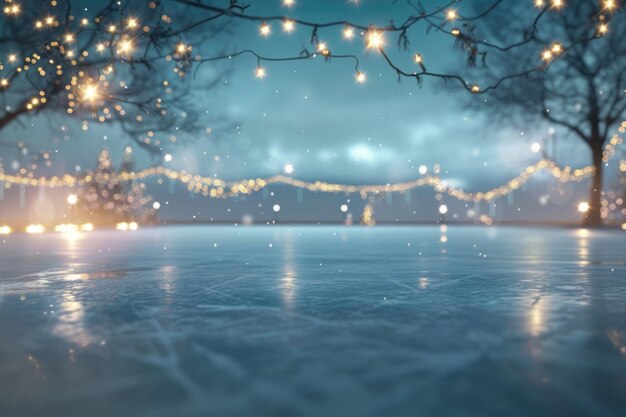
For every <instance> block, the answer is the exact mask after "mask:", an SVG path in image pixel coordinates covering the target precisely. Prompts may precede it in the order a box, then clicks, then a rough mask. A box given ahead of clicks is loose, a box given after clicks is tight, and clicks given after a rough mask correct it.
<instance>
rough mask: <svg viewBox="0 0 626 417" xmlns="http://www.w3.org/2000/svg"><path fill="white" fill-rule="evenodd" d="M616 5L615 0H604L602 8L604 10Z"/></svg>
mask: <svg viewBox="0 0 626 417" xmlns="http://www.w3.org/2000/svg"><path fill="white" fill-rule="evenodd" d="M616 6H617V5H616V4H615V0H604V8H605V9H606V10H613V9H614V8H615V7H616Z"/></svg>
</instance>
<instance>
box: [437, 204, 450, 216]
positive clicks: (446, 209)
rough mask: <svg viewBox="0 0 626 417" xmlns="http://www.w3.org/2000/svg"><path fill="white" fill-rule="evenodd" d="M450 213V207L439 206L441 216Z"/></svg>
mask: <svg viewBox="0 0 626 417" xmlns="http://www.w3.org/2000/svg"><path fill="white" fill-rule="evenodd" d="M447 212H448V206H446V205H445V204H442V205H440V206H439V214H446V213H447Z"/></svg>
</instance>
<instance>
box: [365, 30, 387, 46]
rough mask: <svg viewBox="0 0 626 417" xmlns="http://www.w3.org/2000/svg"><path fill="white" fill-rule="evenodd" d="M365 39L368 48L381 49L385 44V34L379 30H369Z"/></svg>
mask: <svg viewBox="0 0 626 417" xmlns="http://www.w3.org/2000/svg"><path fill="white" fill-rule="evenodd" d="M366 39H367V42H366V45H367V48H368V49H381V48H382V47H383V46H384V45H385V35H384V33H383V32H382V31H380V30H370V31H369V32H368V33H367V38H366Z"/></svg>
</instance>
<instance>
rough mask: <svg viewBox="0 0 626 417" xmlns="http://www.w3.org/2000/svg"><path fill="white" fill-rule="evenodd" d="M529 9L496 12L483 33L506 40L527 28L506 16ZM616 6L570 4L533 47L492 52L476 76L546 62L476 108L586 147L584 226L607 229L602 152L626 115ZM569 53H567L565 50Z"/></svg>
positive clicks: (624, 48)
mask: <svg viewBox="0 0 626 417" xmlns="http://www.w3.org/2000/svg"><path fill="white" fill-rule="evenodd" d="M525 7H526V6H525V5H524V4H523V3H516V4H515V5H511V8H510V9H508V10H507V11H506V13H503V11H500V10H495V11H494V12H493V13H491V14H490V15H489V16H486V17H485V19H484V20H483V22H482V24H481V27H480V29H479V30H482V34H483V36H484V37H486V38H493V37H497V38H503V39H508V38H511V37H512V36H515V35H514V34H516V33H518V32H519V30H520V29H522V28H521V27H520V26H519V24H518V23H516V20H515V19H507V20H506V21H507V22H508V24H507V25H503V24H502V22H503V21H504V20H503V19H505V18H506V17H507V16H511V15H516V14H522V13H524V8H525ZM617 7H618V6H617V3H615V2H607V1H604V2H598V1H596V0H579V1H576V2H568V4H567V7H564V8H563V9H562V10H560V11H559V13H552V14H550V15H549V16H546V17H545V19H546V21H544V25H543V26H542V29H541V31H537V32H536V33H534V34H533V36H532V40H531V42H529V43H528V44H527V45H524V46H523V47H520V48H516V49H514V50H509V51H507V52H506V53H493V54H490V55H489V56H488V58H487V59H486V64H485V65H486V67H483V68H480V69H479V70H477V71H475V76H476V77H481V78H482V79H483V82H490V81H491V80H493V79H495V78H497V77H498V74H500V73H501V72H502V71H512V72H515V71H517V70H518V69H522V68H525V67H526V66H527V65H529V63H531V62H535V61H537V60H538V59H542V60H543V61H544V62H545V68H544V70H543V71H537V72H533V73H531V74H528V75H527V76H525V77H517V78H513V79H509V80H505V81H504V82H502V83H501V85H500V86H499V87H498V88H497V89H495V90H493V91H491V92H489V93H488V94H487V95H486V96H483V97H481V100H480V102H477V101H476V100H472V99H470V101H471V104H472V105H473V106H474V108H478V110H479V111H483V110H486V111H487V112H488V114H489V115H491V116H493V117H494V119H496V120H499V121H501V122H502V121H505V122H507V123H510V122H513V123H515V124H519V125H523V126H525V127H526V128H528V126H535V127H536V126H537V124H538V123H539V125H541V124H545V125H550V126H554V127H557V126H558V127H560V128H561V129H562V130H563V131H564V132H566V133H567V135H568V136H569V137H573V138H577V139H578V140H581V141H583V142H584V143H585V144H587V146H588V148H589V151H590V153H591V160H592V162H593V166H594V167H595V175H594V178H593V182H592V186H591V192H590V197H589V206H590V209H589V211H588V212H587V213H585V220H584V224H585V225H587V226H600V225H602V224H603V217H606V215H604V216H603V214H602V210H601V208H602V195H603V191H602V188H603V178H604V164H605V162H606V161H607V158H606V155H604V154H603V152H604V146H605V144H606V143H607V141H608V140H609V139H610V138H611V137H612V135H613V134H614V131H615V130H616V129H617V128H618V127H619V123H620V121H621V118H622V116H623V115H624V112H625V111H626V94H625V93H626V90H625V88H626V72H625V71H624V68H625V67H626V42H624V39H626V21H625V19H624V14H623V13H615V12H616V10H615V9H616V8H617ZM565 43H568V44H571V47H570V48H569V49H568V50H567V51H564V49H563V47H562V45H563V44H565Z"/></svg>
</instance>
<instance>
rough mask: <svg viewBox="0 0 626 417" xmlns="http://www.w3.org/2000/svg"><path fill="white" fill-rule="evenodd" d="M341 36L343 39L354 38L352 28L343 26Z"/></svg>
mask: <svg viewBox="0 0 626 417" xmlns="http://www.w3.org/2000/svg"><path fill="white" fill-rule="evenodd" d="M343 37H344V39H348V40H350V39H352V38H354V28H353V27H351V26H346V27H345V28H343Z"/></svg>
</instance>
